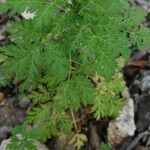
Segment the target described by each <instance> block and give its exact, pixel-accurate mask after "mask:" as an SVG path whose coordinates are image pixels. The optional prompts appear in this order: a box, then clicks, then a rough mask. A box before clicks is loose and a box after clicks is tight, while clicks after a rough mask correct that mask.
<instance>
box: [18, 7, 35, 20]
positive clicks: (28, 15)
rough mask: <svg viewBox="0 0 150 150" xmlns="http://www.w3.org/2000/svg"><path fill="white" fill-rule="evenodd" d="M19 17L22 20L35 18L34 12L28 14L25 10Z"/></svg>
mask: <svg viewBox="0 0 150 150" xmlns="http://www.w3.org/2000/svg"><path fill="white" fill-rule="evenodd" d="M21 15H22V17H23V18H24V19H33V18H34V17H35V16H36V12H30V11H28V9H27V8H26V9H25V11H24V12H23V13H21Z"/></svg>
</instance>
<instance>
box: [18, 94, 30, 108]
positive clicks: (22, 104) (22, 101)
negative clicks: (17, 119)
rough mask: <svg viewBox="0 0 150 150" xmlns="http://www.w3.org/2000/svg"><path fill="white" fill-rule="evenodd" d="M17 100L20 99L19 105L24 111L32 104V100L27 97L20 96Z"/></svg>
mask: <svg viewBox="0 0 150 150" xmlns="http://www.w3.org/2000/svg"><path fill="white" fill-rule="evenodd" d="M17 99H18V105H19V107H20V108H23V109H27V108H28V106H29V104H30V100H29V99H28V98H27V97H26V96H25V95H18V97H17Z"/></svg>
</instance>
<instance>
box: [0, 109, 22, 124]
mask: <svg viewBox="0 0 150 150" xmlns="http://www.w3.org/2000/svg"><path fill="white" fill-rule="evenodd" d="M24 119H25V111H24V110H22V109H19V108H12V107H7V106H5V107H0V127H2V126H15V125H17V124H20V123H22V122H23V121H24Z"/></svg>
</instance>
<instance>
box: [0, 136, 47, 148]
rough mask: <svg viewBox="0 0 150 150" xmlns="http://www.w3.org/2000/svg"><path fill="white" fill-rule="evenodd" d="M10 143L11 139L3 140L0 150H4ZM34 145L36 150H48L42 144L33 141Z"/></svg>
mask: <svg viewBox="0 0 150 150" xmlns="http://www.w3.org/2000/svg"><path fill="white" fill-rule="evenodd" d="M10 142H11V138H9V139H7V140H4V141H3V142H2V143H1V145H0V150H6V147H7V145H8V144H9V143H10ZM34 145H35V146H36V147H37V150H48V148H47V147H46V145H44V144H42V143H41V142H39V141H35V142H34Z"/></svg>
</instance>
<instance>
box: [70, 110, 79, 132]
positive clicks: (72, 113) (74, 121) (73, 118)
mask: <svg viewBox="0 0 150 150" xmlns="http://www.w3.org/2000/svg"><path fill="white" fill-rule="evenodd" d="M70 111H71V117H72V121H73V125H74V128H75V130H76V131H78V127H77V124H76V119H75V116H74V112H73V111H72V110H71V109H70Z"/></svg>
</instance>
